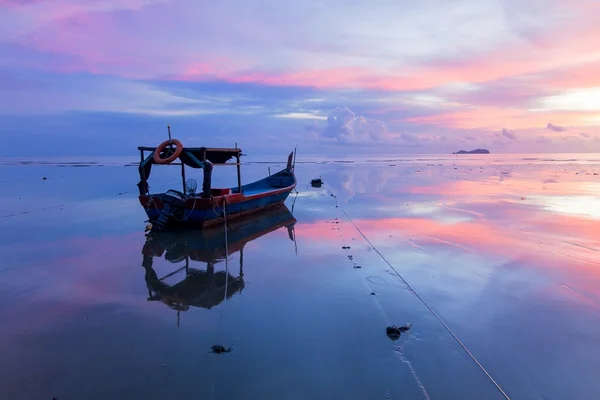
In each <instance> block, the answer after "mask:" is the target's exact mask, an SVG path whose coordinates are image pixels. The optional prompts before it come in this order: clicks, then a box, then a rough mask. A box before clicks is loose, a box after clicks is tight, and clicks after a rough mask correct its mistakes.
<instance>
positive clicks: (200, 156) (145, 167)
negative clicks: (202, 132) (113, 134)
mask: <svg viewBox="0 0 600 400" xmlns="http://www.w3.org/2000/svg"><path fill="white" fill-rule="evenodd" d="M138 150H140V151H141V152H144V151H149V152H150V155H149V156H148V157H146V158H144V159H143V160H142V161H141V162H140V168H139V172H140V178H141V179H142V180H147V179H148V178H149V177H150V171H151V170H152V164H155V162H154V151H155V150H156V147H142V146H140V147H138ZM168 151H170V150H169V149H165V152H168ZM241 154H242V149H239V148H234V147H232V148H210V147H184V148H183V150H182V152H181V154H180V155H179V157H178V158H179V160H181V162H182V163H183V164H185V165H187V166H188V167H192V168H204V167H205V163H204V162H205V161H209V162H211V163H212V164H217V165H218V164H225V163H226V162H227V161H229V160H230V159H231V158H232V157H236V158H237V157H239V156H240V155H241Z"/></svg>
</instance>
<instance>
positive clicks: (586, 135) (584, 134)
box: [579, 132, 592, 139]
mask: <svg viewBox="0 0 600 400" xmlns="http://www.w3.org/2000/svg"><path fill="white" fill-rule="evenodd" d="M579 136H581V137H584V138H586V139H589V138H590V137H592V135H590V134H589V133H585V132H580V133H579Z"/></svg>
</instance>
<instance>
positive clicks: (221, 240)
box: [142, 205, 296, 315]
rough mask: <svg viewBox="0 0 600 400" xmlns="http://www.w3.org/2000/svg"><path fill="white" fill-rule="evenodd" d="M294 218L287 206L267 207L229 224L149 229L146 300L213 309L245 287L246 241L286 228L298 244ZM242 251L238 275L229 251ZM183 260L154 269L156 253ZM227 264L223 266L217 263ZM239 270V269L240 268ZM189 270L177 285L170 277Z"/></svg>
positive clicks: (145, 251) (181, 308) (176, 307)
mask: <svg viewBox="0 0 600 400" xmlns="http://www.w3.org/2000/svg"><path fill="white" fill-rule="evenodd" d="M295 223H296V219H295V218H294V216H293V215H292V213H291V212H290V210H289V209H288V208H287V207H286V206H285V205H281V206H278V207H276V208H273V209H270V210H267V211H265V212H263V213H262V214H261V215H255V216H252V217H241V218H238V219H236V220H234V221H231V222H230V223H228V224H227V226H226V227H225V226H221V227H214V228H210V229H204V230H194V231H179V232H150V233H148V235H147V237H146V243H145V244H144V247H143V249H142V254H143V256H144V259H143V262H142V266H143V267H144V268H145V270H146V284H147V286H148V301H162V302H163V303H165V304H166V305H168V306H169V307H170V308H172V309H174V310H177V311H178V315H179V312H180V311H187V310H189V308H190V306H193V307H202V308H206V309H211V308H212V307H215V306H217V305H219V304H220V303H222V302H223V301H224V300H226V299H228V298H230V297H231V296H233V295H234V294H236V293H238V292H239V293H241V292H242V290H243V289H244V272H243V267H244V246H245V245H246V243H248V242H251V241H252V240H254V239H257V238H259V237H261V236H264V235H266V234H268V233H270V232H273V231H275V230H277V229H280V228H282V227H286V228H287V230H288V235H289V237H290V240H292V241H294V243H295V236H294V225H295ZM236 252H239V253H240V254H239V260H240V261H239V271H237V276H234V275H232V274H231V273H230V270H229V265H228V259H227V256H231V255H232V254H234V253H236ZM163 254H164V258H165V260H167V261H169V262H171V263H174V264H176V263H182V262H183V263H184V265H183V266H182V267H181V268H179V269H177V270H175V271H173V272H171V273H169V274H167V275H166V276H163V277H162V278H159V277H158V275H157V273H156V271H155V270H154V268H153V262H154V257H161V256H162V255H163ZM190 261H197V262H201V263H206V268H205V269H199V268H193V267H191V266H190ZM219 263H223V270H219V271H215V266H216V265H217V264H219ZM236 270H237V268H236ZM180 272H185V278H184V279H183V280H181V281H179V282H178V283H176V284H174V285H169V284H167V283H165V282H164V280H165V279H166V278H169V277H171V276H174V275H175V274H177V273H180Z"/></svg>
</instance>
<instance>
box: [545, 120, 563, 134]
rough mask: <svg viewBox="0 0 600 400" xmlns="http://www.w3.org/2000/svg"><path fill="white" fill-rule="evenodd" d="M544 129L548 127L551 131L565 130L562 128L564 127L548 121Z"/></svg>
mask: <svg viewBox="0 0 600 400" xmlns="http://www.w3.org/2000/svg"><path fill="white" fill-rule="evenodd" d="M546 129H550V130H551V131H554V132H564V131H566V130H567V128H564V127H562V126H558V125H554V124H552V123H550V122H548V125H546Z"/></svg>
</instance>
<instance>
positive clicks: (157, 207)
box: [138, 128, 296, 232]
mask: <svg viewBox="0 0 600 400" xmlns="http://www.w3.org/2000/svg"><path fill="white" fill-rule="evenodd" d="M170 136H171V131H170V128H169V140H167V141H165V142H163V143H161V144H160V145H159V146H158V147H138V150H139V151H140V165H139V174H140V182H139V183H138V188H139V201H140V204H141V205H142V207H144V210H145V211H146V215H147V216H148V220H149V222H150V223H151V230H152V231H154V232H159V231H163V230H171V229H176V228H182V227H193V228H204V227H207V226H210V225H215V224H219V223H223V222H224V221H225V220H226V219H227V220H230V219H233V218H237V217H239V216H242V215H247V214H251V213H255V212H259V211H262V210H265V209H267V208H269V207H274V206H277V205H279V204H282V203H283V202H284V201H285V200H286V199H287V197H288V196H289V194H290V192H291V191H292V190H293V189H294V188H295V187H296V176H295V174H294V164H295V152H291V153H290V154H289V156H288V160H287V166H286V168H285V169H283V170H281V171H279V172H277V173H275V174H273V175H269V176H267V177H265V178H264V179H261V180H258V181H256V182H252V183H249V184H246V185H242V183H241V177H240V165H241V163H240V157H241V155H242V150H241V149H239V148H237V147H235V148H208V147H187V148H186V147H183V145H182V144H181V142H179V141H178V140H177V139H170ZM146 152H150V154H149V155H146ZM232 158H234V159H235V163H233V162H228V161H229V160H230V159H232ZM176 161H177V162H176ZM153 164H159V165H180V166H181V177H182V188H183V191H178V190H175V189H171V190H168V191H167V192H164V193H150V191H149V186H148V178H149V177H150V172H151V169H152V165H153ZM226 165H233V166H236V167H237V183H238V184H237V187H232V188H212V187H211V176H212V169H213V166H226ZM186 166H188V167H191V168H201V169H203V170H204V181H203V183H202V192H201V193H196V186H197V184H196V182H195V181H194V180H193V179H190V180H189V181H187V182H186V180H185V167H186Z"/></svg>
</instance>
